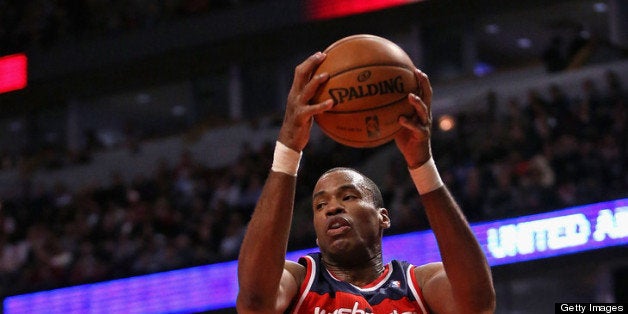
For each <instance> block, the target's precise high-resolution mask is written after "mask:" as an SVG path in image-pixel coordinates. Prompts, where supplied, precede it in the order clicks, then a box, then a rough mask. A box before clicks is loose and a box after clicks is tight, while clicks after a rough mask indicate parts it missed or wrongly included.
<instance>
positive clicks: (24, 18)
mask: <svg viewBox="0 0 628 314" xmlns="http://www.w3.org/2000/svg"><path fill="white" fill-rule="evenodd" d="M253 1H255V0H164V1H156V0H89V1H82V0H29V1H21V0H3V1H0V55H2V54H9V53H15V52H19V51H24V50H28V49H29V48H33V47H37V48H42V49H46V48H49V47H51V46H53V45H54V44H56V43H58V42H60V41H81V40H85V39H90V38H98V37H99V36H111V35H115V34H119V33H121V32H124V31H128V30H133V29H137V28H149V27H152V26H154V25H156V24H158V23H162V22H165V21H172V20H175V19H180V18H186V17H191V16H198V15H202V14H206V13H208V12H212V11H215V10H221V9H225V8H230V7H234V6H237V5H241V4H242V3H246V2H253Z"/></svg>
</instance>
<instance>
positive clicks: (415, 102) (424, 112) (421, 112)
mask: <svg viewBox="0 0 628 314" xmlns="http://www.w3.org/2000/svg"><path fill="white" fill-rule="evenodd" d="M408 101H409V102H410V104H411V105H412V106H413V107H414V110H415V111H416V113H417V118H418V122H419V123H420V124H421V125H428V124H429V122H430V110H429V107H428V105H427V104H426V103H425V102H424V101H423V99H421V98H420V97H419V96H417V95H415V94H413V93H410V94H408Z"/></svg>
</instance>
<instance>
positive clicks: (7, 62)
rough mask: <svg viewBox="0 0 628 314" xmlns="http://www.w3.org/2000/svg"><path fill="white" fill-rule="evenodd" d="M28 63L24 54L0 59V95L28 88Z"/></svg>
mask: <svg viewBox="0 0 628 314" xmlns="http://www.w3.org/2000/svg"><path fill="white" fill-rule="evenodd" d="M27 63H28V59H27V58H26V55H25V54H23V53H18V54H13V55H8V56H3V57H0V94H2V93H6V92H10V91H14V90H18V89H23V88H25V87H26V82H27V77H28V72H27Z"/></svg>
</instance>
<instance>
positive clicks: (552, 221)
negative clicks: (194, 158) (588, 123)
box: [4, 198, 628, 314]
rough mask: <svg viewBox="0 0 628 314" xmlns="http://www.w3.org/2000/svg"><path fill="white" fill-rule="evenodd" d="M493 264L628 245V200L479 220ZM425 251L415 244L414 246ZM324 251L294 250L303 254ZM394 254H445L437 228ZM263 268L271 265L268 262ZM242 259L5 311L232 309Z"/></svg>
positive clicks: (31, 299)
mask: <svg viewBox="0 0 628 314" xmlns="http://www.w3.org/2000/svg"><path fill="white" fill-rule="evenodd" d="M472 228H473V231H474V232H475V234H476V235H477V237H478V240H479V242H480V244H481V246H482V248H483V250H484V252H485V253H486V256H487V258H488V262H489V264H490V265H491V266H497V265H504V264H511V263H518V262H524V261H530V260H535V259H541V258H548V257H553V256H559V255H564V254H573V253H578V252H584V251H589V250H594V249H599V248H605V247H613V246H622V245H627V244H628V198H625V199H618V200H615V201H608V202H602V203H597V204H591V205H585V206H578V207H572V208H567V209H563V210H558V211H554V212H549V213H543V214H537V215H530V216H522V217H517V218H512V219H503V220H496V221H491V222H483V223H477V224H473V225H472ZM413 247H415V248H417V249H409V248H413ZM316 250H317V249H315V248H312V249H307V250H300V251H295V252H290V253H288V256H287V258H288V259H290V260H296V259H298V258H299V257H300V256H302V255H304V254H307V253H308V252H312V251H316ZM384 257H385V259H386V260H391V259H400V260H408V261H412V263H414V264H423V263H427V262H433V261H437V260H440V254H439V252H438V248H437V246H436V239H435V238H434V235H433V234H432V232H430V231H421V232H412V233H407V234H402V235H394V236H387V237H385V238H384ZM260 271H263V266H262V267H261V268H260ZM236 272H237V261H231V262H226V263H219V264H212V265H207V266H201V267H193V268H187V269H182V270H176V271H169V272H163V273H156V274H152V275H146V276H138V277H132V278H126V279H119V280H112V281H107V282H102V283H95V284H89V285H81V286H73V287H69V288H61V289H56V290H50V291H42V292H36V293H30V294H23V295H17V296H11V297H8V298H6V299H5V300H4V313H5V314H16V313H51V314H52V313H64V314H68V313H192V312H200V311H210V310H217V309H221V308H231V307H234V306H235V298H236V295H237V292H238V283H237V274H236Z"/></svg>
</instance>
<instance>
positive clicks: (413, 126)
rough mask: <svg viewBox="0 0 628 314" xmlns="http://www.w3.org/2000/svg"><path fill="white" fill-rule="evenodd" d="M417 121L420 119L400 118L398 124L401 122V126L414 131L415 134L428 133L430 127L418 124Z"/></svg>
mask: <svg viewBox="0 0 628 314" xmlns="http://www.w3.org/2000/svg"><path fill="white" fill-rule="evenodd" d="M416 119H418V118H416V117H413V118H409V117H406V116H400V117H399V120H398V122H399V125H401V126H402V127H404V128H406V129H408V130H410V131H412V132H413V133H426V132H427V131H428V126H426V125H424V124H421V123H417V122H416Z"/></svg>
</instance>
